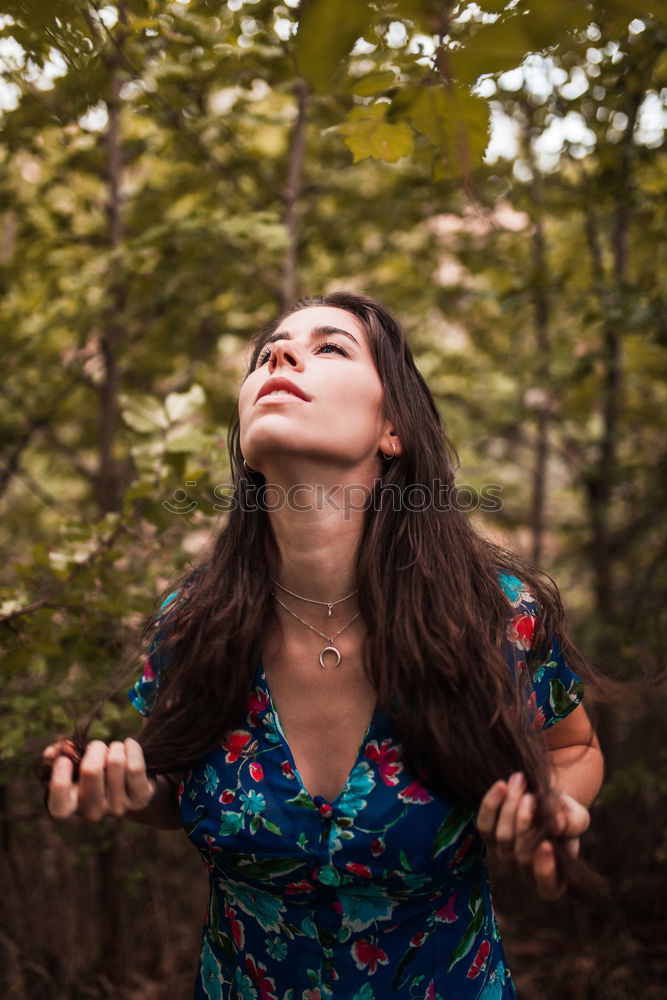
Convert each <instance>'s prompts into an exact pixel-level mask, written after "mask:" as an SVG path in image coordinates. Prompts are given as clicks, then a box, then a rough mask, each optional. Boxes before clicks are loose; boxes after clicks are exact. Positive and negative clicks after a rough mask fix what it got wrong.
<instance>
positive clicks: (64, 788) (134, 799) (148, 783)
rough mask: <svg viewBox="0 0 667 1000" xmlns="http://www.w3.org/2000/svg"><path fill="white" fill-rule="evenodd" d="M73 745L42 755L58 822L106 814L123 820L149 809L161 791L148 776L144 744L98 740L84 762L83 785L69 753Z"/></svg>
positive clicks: (64, 742)
mask: <svg viewBox="0 0 667 1000" xmlns="http://www.w3.org/2000/svg"><path fill="white" fill-rule="evenodd" d="M71 747H72V745H71V743H69V741H68V740H62V741H60V742H58V743H52V744H51V745H50V746H48V747H47V748H46V750H45V751H44V753H43V755H42V756H43V758H44V760H45V761H46V762H47V763H50V764H51V778H50V780H49V787H48V797H47V803H46V804H47V809H48V811H49V813H50V814H51V816H52V817H53V818H54V819H67V817H68V816H83V818H84V819H88V820H91V821H92V822H97V821H98V820H101V819H103V818H104V817H105V816H124V815H125V814H126V813H132V812H137V811H140V810H142V809H145V808H146V807H147V806H148V805H149V803H150V802H151V800H152V799H153V796H154V795H155V791H156V788H157V783H156V781H155V779H154V778H149V777H148V774H147V773H146V762H145V760H144V753H143V750H142V749H141V745H140V744H139V743H137V741H136V740H133V739H131V738H128V739H126V740H125V741H124V742H123V743H121V742H120V741H114V742H113V743H110V744H109V746H107V745H106V743H103V742H102V741H101V740H93V741H92V742H91V743H89V744H88V746H87V747H86V752H85V753H84V755H83V757H82V758H81V761H80V762H79V777H78V781H74V764H73V761H72V758H71V756H69V754H68V751H69V750H71Z"/></svg>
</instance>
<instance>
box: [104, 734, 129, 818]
mask: <svg viewBox="0 0 667 1000" xmlns="http://www.w3.org/2000/svg"><path fill="white" fill-rule="evenodd" d="M126 766H127V764H126V760H125V747H124V745H123V744H122V743H121V742H120V741H119V740H114V741H113V743H110V744H109V749H108V751H107V761H106V781H105V794H106V799H107V806H108V809H109V812H110V813H111V815H112V816H122V815H123V813H125V812H127V807H128V804H129V803H128V799H127V795H126V794H125V769H126Z"/></svg>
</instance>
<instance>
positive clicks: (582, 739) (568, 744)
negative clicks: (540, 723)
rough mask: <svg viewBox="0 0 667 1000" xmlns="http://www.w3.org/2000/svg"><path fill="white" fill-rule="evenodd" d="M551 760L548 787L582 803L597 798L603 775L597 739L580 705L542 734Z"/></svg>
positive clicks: (602, 763) (602, 761)
mask: <svg viewBox="0 0 667 1000" xmlns="http://www.w3.org/2000/svg"><path fill="white" fill-rule="evenodd" d="M545 740H546V744H547V747H548V750H549V756H550V759H551V767H552V773H551V787H552V788H553V790H554V791H555V792H560V793H562V794H564V795H571V796H572V798H574V799H576V800H577V802H580V803H581V804H582V805H583V806H586V807H588V806H590V805H592V803H593V802H594V801H595V799H596V798H597V795H598V792H599V791H600V787H601V785H602V778H603V775H604V760H603V757H602V751H601V750H600V744H599V742H598V738H597V736H596V735H595V733H594V731H593V727H592V726H591V723H590V720H589V718H588V716H587V714H586V711H585V709H584V707H583V705H578V706H577V708H575V710H574V711H573V712H571V713H570V714H569V715H568V716H566V718H564V719H561V720H560V722H557V723H556V724H555V725H554V726H552V727H551V728H550V729H547V731H546V733H545Z"/></svg>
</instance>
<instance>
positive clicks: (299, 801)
mask: <svg viewBox="0 0 667 1000" xmlns="http://www.w3.org/2000/svg"><path fill="white" fill-rule="evenodd" d="M287 804H288V805H292V806H300V807H301V808H302V809H317V806H316V805H315V803H314V802H313V800H312V799H311V797H310V795H308V793H307V792H304V790H303V788H302V789H300V791H299V792H298V793H297V794H296V795H295V796H294V798H293V799H288V800H287Z"/></svg>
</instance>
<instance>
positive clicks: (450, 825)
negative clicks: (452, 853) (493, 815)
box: [431, 806, 472, 859]
mask: <svg viewBox="0 0 667 1000" xmlns="http://www.w3.org/2000/svg"><path fill="white" fill-rule="evenodd" d="M471 818H472V812H471V811H470V809H468V808H467V807H466V806H457V807H456V808H455V809H452V811H451V812H450V813H449V815H448V816H447V819H446V820H444V821H443V822H442V823H441V824H440V826H439V827H438V831H437V833H436V835H435V837H434V838H433V848H432V854H431V856H432V857H433V858H434V859H435V858H437V857H438V855H440V854H442V852H443V851H444V850H446V848H448V847H450V846H451V845H452V844H453V843H454V841H455V840H456V838H457V837H458V836H459V834H460V833H461V831H462V830H463V828H464V827H465V825H466V823H469V822H470V819H471Z"/></svg>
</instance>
